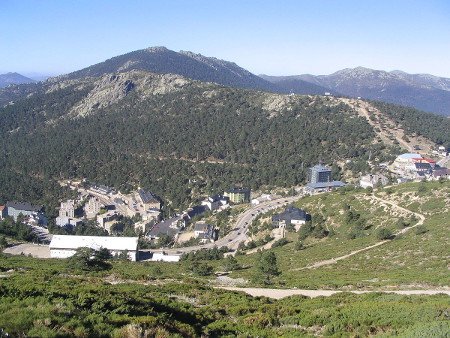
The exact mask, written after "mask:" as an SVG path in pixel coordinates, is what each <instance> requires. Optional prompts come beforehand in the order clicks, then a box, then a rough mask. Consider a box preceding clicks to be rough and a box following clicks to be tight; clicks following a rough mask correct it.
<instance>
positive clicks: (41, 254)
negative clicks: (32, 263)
mask: <svg viewBox="0 0 450 338" xmlns="http://www.w3.org/2000/svg"><path fill="white" fill-rule="evenodd" d="M3 252H4V253H7V254H11V255H21V254H24V255H26V256H28V255H31V256H33V257H36V258H50V248H49V247H48V245H40V244H33V243H22V244H17V245H14V246H11V247H9V248H6V249H5V250H3Z"/></svg>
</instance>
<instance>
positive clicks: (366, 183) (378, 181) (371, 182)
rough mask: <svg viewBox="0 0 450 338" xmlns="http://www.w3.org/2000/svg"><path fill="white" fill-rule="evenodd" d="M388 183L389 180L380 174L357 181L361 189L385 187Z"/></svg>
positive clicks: (363, 177)
mask: <svg viewBox="0 0 450 338" xmlns="http://www.w3.org/2000/svg"><path fill="white" fill-rule="evenodd" d="M388 183H389V179H388V178H387V177H386V176H384V175H380V174H376V175H366V176H362V177H361V179H360V180H359V185H360V186H361V188H369V187H370V188H375V187H377V186H383V185H387V184H388Z"/></svg>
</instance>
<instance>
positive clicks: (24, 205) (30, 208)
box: [6, 202, 43, 212]
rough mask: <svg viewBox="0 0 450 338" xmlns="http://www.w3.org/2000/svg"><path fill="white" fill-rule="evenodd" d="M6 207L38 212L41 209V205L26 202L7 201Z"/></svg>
mask: <svg viewBox="0 0 450 338" xmlns="http://www.w3.org/2000/svg"><path fill="white" fill-rule="evenodd" d="M6 207H7V208H14V209H16V210H24V211H34V212H40V211H42V208H43V206H42V205H32V204H30V203H28V202H7V203H6Z"/></svg>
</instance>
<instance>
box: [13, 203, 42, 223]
mask: <svg viewBox="0 0 450 338" xmlns="http://www.w3.org/2000/svg"><path fill="white" fill-rule="evenodd" d="M6 214H7V216H9V217H12V218H13V219H14V221H17V217H18V216H19V215H23V216H30V217H32V218H34V219H36V220H37V222H38V224H46V223H47V220H46V218H45V216H44V212H43V206H41V205H32V204H30V203H28V202H7V203H6Z"/></svg>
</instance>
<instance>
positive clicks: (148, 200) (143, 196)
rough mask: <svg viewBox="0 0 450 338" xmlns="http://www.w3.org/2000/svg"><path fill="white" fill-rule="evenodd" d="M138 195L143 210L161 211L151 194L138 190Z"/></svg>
mask: <svg viewBox="0 0 450 338" xmlns="http://www.w3.org/2000/svg"><path fill="white" fill-rule="evenodd" d="M138 195H139V198H140V200H141V203H142V206H143V207H144V209H145V210H148V209H156V210H159V209H161V202H160V201H159V200H158V198H157V197H156V196H155V195H153V194H152V193H151V192H148V191H145V190H144V189H139V190H138Z"/></svg>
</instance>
